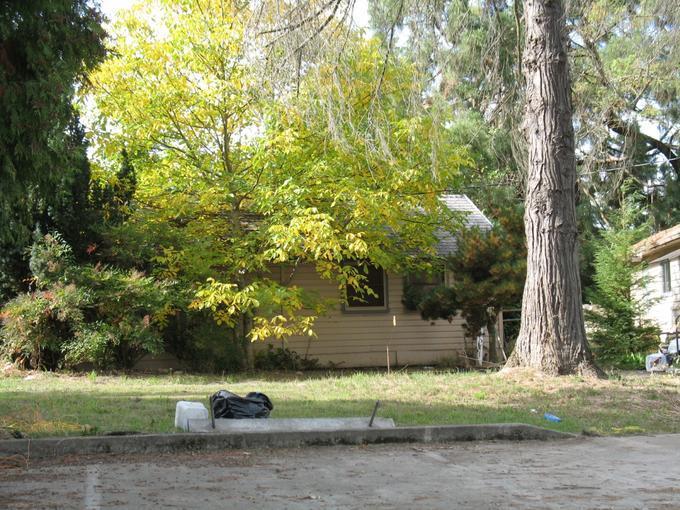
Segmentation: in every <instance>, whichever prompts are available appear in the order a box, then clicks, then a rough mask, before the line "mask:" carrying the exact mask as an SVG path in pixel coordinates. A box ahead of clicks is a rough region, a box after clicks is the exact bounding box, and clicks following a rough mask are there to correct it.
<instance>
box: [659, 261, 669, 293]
mask: <svg viewBox="0 0 680 510" xmlns="http://www.w3.org/2000/svg"><path fill="white" fill-rule="evenodd" d="M661 290H662V291H663V292H670V291H671V261H670V260H664V261H663V262H661Z"/></svg>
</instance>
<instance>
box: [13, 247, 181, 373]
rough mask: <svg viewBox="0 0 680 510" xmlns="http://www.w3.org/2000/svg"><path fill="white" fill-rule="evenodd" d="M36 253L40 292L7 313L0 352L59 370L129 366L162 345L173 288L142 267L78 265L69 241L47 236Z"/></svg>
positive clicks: (34, 262)
mask: <svg viewBox="0 0 680 510" xmlns="http://www.w3.org/2000/svg"><path fill="white" fill-rule="evenodd" d="M36 244H37V245H36V246H34V247H33V249H32V251H31V264H30V267H31V270H32V272H33V275H34V279H35V285H36V286H37V287H38V288H37V290H35V291H32V292H29V293H24V294H20V295H19V296H17V297H16V298H14V299H13V300H11V301H9V302H8V303H7V304H6V305H5V307H4V308H3V310H2V328H1V329H0V340H1V343H0V355H2V356H3V357H6V358H9V359H10V360H12V361H14V362H16V363H18V364H21V365H23V366H27V367H32V368H47V369H56V368H64V367H75V366H77V365H79V364H82V363H91V364H93V365H94V366H96V367H97V368H129V367H131V366H132V365H133V364H134V363H135V362H136V361H137V360H138V359H139V358H140V357H141V356H143V355H144V354H146V353H149V352H150V353H156V352H159V351H161V350H162V347H163V339H162V336H161V329H162V327H163V325H164V324H165V322H166V318H167V315H168V314H169V313H170V312H171V311H172V300H171V293H170V285H169V284H168V283H166V282H163V281H156V280H154V279H153V278H150V277H147V276H145V275H143V274H142V273H139V272H137V271H134V270H133V271H122V270H119V269H115V268H109V267H101V266H89V265H83V266H78V265H75V264H74V263H73V261H72V259H71V257H70V249H69V248H68V245H66V243H65V242H64V241H63V240H62V239H61V237H60V236H58V235H47V236H45V237H44V238H42V239H41V240H40V241H39V242H38V243H36Z"/></svg>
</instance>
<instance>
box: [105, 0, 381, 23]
mask: <svg viewBox="0 0 680 510" xmlns="http://www.w3.org/2000/svg"><path fill="white" fill-rule="evenodd" d="M137 1H138V0H100V3H101V6H102V11H103V12H104V14H106V16H107V17H108V18H109V19H113V18H114V17H115V15H116V11H118V10H119V9H125V8H127V7H130V6H131V5H132V4H134V3H136V2H137ZM353 15H354V22H355V23H356V25H357V26H359V27H368V0H356V1H355V3H354V13H353Z"/></svg>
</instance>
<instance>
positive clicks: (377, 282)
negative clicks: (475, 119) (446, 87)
mask: <svg viewBox="0 0 680 510" xmlns="http://www.w3.org/2000/svg"><path fill="white" fill-rule="evenodd" d="M442 200H443V201H444V202H445V203H446V205H447V206H448V207H449V208H450V209H451V210H452V211H455V212H460V213H464V214H467V217H466V224H467V226H468V227H477V228H480V229H482V230H488V229H490V228H491V222H490V221H489V220H488V218H486V216H484V214H483V213H482V212H481V211H480V210H479V209H478V208H477V206H476V205H475V204H474V203H472V201H471V200H470V199H469V198H468V197H467V196H465V195H445V196H443V197H442ZM455 250H456V239H455V237H453V236H452V235H450V234H444V233H442V234H441V235H440V236H439V245H438V253H439V254H440V255H441V256H446V255H448V254H451V253H453V252H455ZM278 271H279V278H280V281H281V282H284V281H285V282H289V283H290V284H294V285H297V286H300V287H303V288H305V289H308V290H311V291H315V292H316V293H318V295H319V296H320V297H321V298H330V299H335V300H338V301H339V298H340V291H339V290H338V287H337V284H336V283H335V282H331V281H328V280H324V279H322V278H321V277H320V276H319V275H318V274H317V273H316V271H315V269H314V266H313V265H311V264H303V265H300V266H298V267H296V269H295V271H294V272H293V271H292V270H291V268H286V267H285V266H282V267H280V268H278ZM291 274H292V278H291V276H290V275H291ZM274 277H276V275H274ZM367 277H368V283H369V285H370V287H371V288H372V289H373V291H374V293H375V295H374V296H366V295H365V296H363V298H359V297H358V296H356V295H353V292H352V291H351V290H350V289H348V293H347V303H345V304H338V305H337V306H335V308H333V309H332V310H330V312H329V313H327V314H326V315H325V316H322V317H319V318H318V319H317V321H316V325H315V328H314V330H315V332H316V333H317V338H311V337H292V338H289V339H287V340H286V342H285V346H286V347H287V348H289V349H291V350H294V351H296V352H297V353H298V354H299V355H300V356H302V357H304V358H308V359H318V360H319V363H320V364H321V365H331V366H339V367H343V368H344V367H375V366H385V365H387V362H388V358H389V363H390V364H391V365H428V364H436V363H438V362H440V361H442V360H444V359H447V358H448V359H451V358H455V357H456V356H459V355H461V354H463V353H464V352H465V348H466V339H465V336H464V329H463V321H462V319H460V317H455V318H454V319H453V321H452V322H449V321H447V320H443V319H441V320H435V321H425V320H423V319H422V318H421V316H420V313H419V312H417V311H413V310H409V309H407V308H406V307H405V306H404V304H403V303H402V298H403V295H404V288H405V285H407V284H408V283H409V281H410V282H411V283H413V281H412V280H413V278H414V276H405V275H400V274H396V273H392V272H388V271H384V270H382V269H381V268H378V267H369V268H368V275H367ZM454 277H455V275H451V274H446V275H441V277H440V278H439V281H435V280H437V278H435V279H433V280H431V281H419V282H417V283H418V284H425V285H427V284H431V285H435V284H437V283H445V282H447V281H450V280H451V278H454ZM420 278H422V277H420ZM474 342H475V341H474V340H472V339H468V340H467V347H468V350H469V349H470V348H471V347H474ZM268 343H269V344H273V345H275V346H281V342H280V341H278V342H277V341H275V340H272V341H269V342H268ZM264 345H267V344H266V343H265V344H264ZM255 347H256V348H257V349H262V348H265V347H264V346H263V345H262V344H260V345H257V346H255Z"/></svg>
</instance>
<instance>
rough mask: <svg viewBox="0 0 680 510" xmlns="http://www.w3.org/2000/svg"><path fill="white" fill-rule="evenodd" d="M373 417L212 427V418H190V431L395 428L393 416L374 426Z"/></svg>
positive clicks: (229, 423) (277, 420) (225, 422)
mask: <svg viewBox="0 0 680 510" xmlns="http://www.w3.org/2000/svg"><path fill="white" fill-rule="evenodd" d="M370 420H371V418H369V417H355V418H267V419H260V420H256V419H253V420H227V419H223V418H218V419H216V420H215V428H214V429H213V428H212V424H211V421H210V420H200V419H199V420H189V430H188V432H211V433H215V432H293V431H298V432H304V431H313V430H364V429H370V428H374V429H393V428H394V427H395V425H394V420H393V419H392V418H375V419H374V420H373V425H372V427H369V426H368V423H369V421H370Z"/></svg>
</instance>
